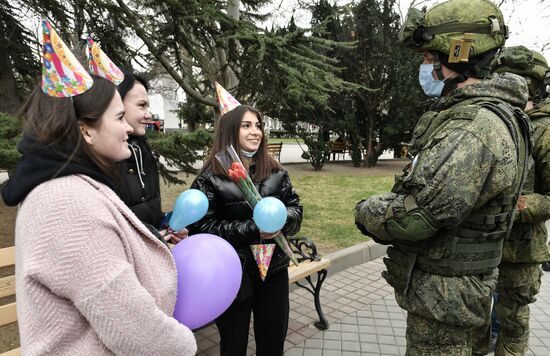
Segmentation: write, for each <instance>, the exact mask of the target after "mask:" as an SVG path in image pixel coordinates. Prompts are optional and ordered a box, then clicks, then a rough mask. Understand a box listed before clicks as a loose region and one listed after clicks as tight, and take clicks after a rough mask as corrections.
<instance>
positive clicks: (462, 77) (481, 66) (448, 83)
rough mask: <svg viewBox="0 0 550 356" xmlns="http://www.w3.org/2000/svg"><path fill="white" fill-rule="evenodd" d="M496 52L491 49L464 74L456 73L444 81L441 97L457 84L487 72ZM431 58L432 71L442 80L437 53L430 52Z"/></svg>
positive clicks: (496, 50)
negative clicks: (432, 63)
mask: <svg viewBox="0 0 550 356" xmlns="http://www.w3.org/2000/svg"><path fill="white" fill-rule="evenodd" d="M497 52H498V48H497V49H493V50H491V51H489V52H487V53H486V54H485V56H484V57H483V58H482V59H481V60H480V61H479V62H477V63H476V64H475V65H473V66H471V67H469V68H468V69H467V70H466V71H465V72H462V73H458V72H457V73H458V75H457V76H456V77H454V78H452V79H449V80H445V86H444V87H443V95H445V94H447V93H448V92H449V91H451V90H453V89H456V87H457V85H458V84H459V83H463V82H465V81H466V80H468V78H471V77H473V76H474V75H475V74H478V73H480V72H481V71H483V70H487V69H486V68H487V66H488V65H489V64H490V63H491V61H492V60H493V58H494V57H495V55H496V54H497ZM431 53H432V56H433V62H434V69H435V70H436V73H437V76H438V77H440V78H441V80H443V79H444V78H445V77H444V76H443V70H442V69H441V66H442V64H441V60H440V59H439V53H438V52H436V51H434V52H431Z"/></svg>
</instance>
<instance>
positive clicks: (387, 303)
mask: <svg viewBox="0 0 550 356" xmlns="http://www.w3.org/2000/svg"><path fill="white" fill-rule="evenodd" d="M383 269H384V264H383V263H382V259H381V258H378V259H376V260H374V261H371V262H366V263H363V264H361V265H358V266H355V267H352V268H348V269H346V270H344V271H342V272H339V273H337V274H334V275H330V274H329V276H328V277H327V279H326V280H325V283H324V286H323V291H322V293H321V301H322V304H323V310H324V311H325V314H326V315H327V318H328V320H329V322H330V328H329V329H328V330H325V331H319V330H317V329H316V328H315V327H314V326H313V323H314V322H315V320H316V313H315V310H314V306H313V301H312V298H311V296H310V295H309V294H308V292H307V291H305V290H303V289H301V288H298V289H296V290H294V291H292V292H291V294H290V300H291V302H290V308H291V311H290V323H289V331H288V336H287V340H286V344H285V350H286V353H285V355H287V356H340V355H341V356H344V355H384V356H385V355H404V354H405V344H406V341H405V328H406V322H405V319H406V313H405V312H404V311H403V310H402V309H401V308H400V307H399V306H398V305H397V303H396V301H395V298H394V296H393V290H392V288H391V287H390V286H389V285H388V284H387V283H386V282H385V280H384V279H382V277H381V276H380V273H381V271H382V270H383ZM196 336H197V341H198V344H199V353H198V355H219V348H218V346H217V345H218V343H219V335H218V332H217V329H216V327H215V326H209V327H207V328H205V329H202V330H201V331H199V332H198V333H197V335H196ZM529 341H530V347H529V352H528V353H527V355H530V356H533V355H536V356H547V355H550V274H548V273H545V274H544V276H543V280H542V289H541V292H540V294H539V295H538V300H537V302H536V303H535V304H533V305H532V306H531V337H530V340H529ZM248 351H249V353H248V354H249V355H253V354H254V341H253V335H252V334H251V335H250V338H249V350H248Z"/></svg>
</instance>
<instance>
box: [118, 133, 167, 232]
mask: <svg viewBox="0 0 550 356" xmlns="http://www.w3.org/2000/svg"><path fill="white" fill-rule="evenodd" d="M128 145H129V146H130V151H132V155H131V156H130V158H128V159H127V160H125V161H122V162H119V163H118V168H119V170H118V175H117V176H116V177H115V183H116V185H117V193H118V195H119V196H120V199H121V200H122V201H123V202H124V203H126V205H128V207H129V208H130V209H132V211H133V212H134V214H136V216H137V217H138V218H139V219H140V220H141V221H142V222H144V223H146V224H149V225H152V226H154V227H155V228H159V227H160V226H159V225H160V223H161V220H162V210H161V207H160V184H159V174H158V168H157V162H156V160H155V157H154V156H153V153H152V152H151V149H150V148H149V146H148V145H147V141H146V138H145V136H139V137H138V136H131V137H130V139H129V140H128Z"/></svg>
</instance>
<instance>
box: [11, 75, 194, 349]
mask: <svg viewBox="0 0 550 356" xmlns="http://www.w3.org/2000/svg"><path fill="white" fill-rule="evenodd" d="M92 77H93V82H94V83H93V86H92V87H91V88H90V89H89V90H87V91H85V92H84V93H83V94H80V95H77V96H74V97H72V98H55V97H50V96H47V95H46V94H44V93H43V92H42V90H41V88H40V86H39V87H37V88H36V89H35V90H34V92H33V93H32V94H31V96H30V98H29V100H28V101H27V102H26V104H24V106H23V108H22V111H21V117H22V119H23V123H24V130H23V138H22V140H21V143H20V145H19V150H20V151H21V153H22V154H23V158H22V159H21V161H20V162H19V164H18V165H17V168H16V171H15V174H14V175H13V176H12V177H11V178H10V180H9V182H8V183H7V186H6V187H5V189H4V190H3V192H2V196H3V198H4V201H5V202H6V203H7V204H8V205H17V204H20V207H19V212H18V215H17V223H16V231H15V240H16V251H17V252H16V286H17V287H16V288H17V313H18V317H19V330H20V335H21V350H22V353H23V355H46V354H48V355H111V354H116V355H194V354H195V352H196V350H197V346H196V342H195V338H194V336H193V333H192V332H191V330H189V329H188V328H187V327H185V326H184V325H182V324H180V323H178V322H177V321H176V320H175V319H173V318H172V317H171V316H172V313H173V311H174V305H175V301H176V267H175V263H174V260H173V258H172V255H171V254H170V250H169V249H168V248H167V247H166V245H165V244H164V243H163V242H161V241H160V240H159V239H157V238H156V237H155V236H154V235H153V234H152V233H151V232H150V231H149V230H148V229H147V228H146V227H145V226H144V225H143V224H142V223H141V222H140V220H139V219H138V218H137V217H136V216H135V215H134V214H133V213H132V211H131V210H130V209H129V208H128V207H127V206H126V205H125V204H124V203H123V202H122V201H121V200H120V199H119V198H118V196H117V195H116V194H115V192H114V191H113V189H114V187H115V185H114V182H113V181H112V179H111V178H110V173H111V172H112V168H113V163H114V162H115V161H120V160H123V159H126V158H128V157H129V156H130V151H129V149H128V145H127V142H126V140H127V139H128V134H130V133H131V132H132V129H131V127H130V126H129V125H128V124H127V122H126V120H125V119H124V105H123V104H122V101H121V99H120V95H119V94H118V92H117V91H116V88H115V85H114V84H113V83H111V82H110V81H107V80H105V79H103V78H101V77H98V76H92Z"/></svg>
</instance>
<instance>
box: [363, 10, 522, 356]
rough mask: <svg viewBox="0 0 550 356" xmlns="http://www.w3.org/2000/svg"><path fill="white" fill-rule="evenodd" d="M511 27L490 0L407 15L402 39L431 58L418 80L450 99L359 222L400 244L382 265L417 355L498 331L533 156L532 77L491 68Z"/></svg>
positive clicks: (422, 123) (449, 350)
mask: <svg viewBox="0 0 550 356" xmlns="http://www.w3.org/2000/svg"><path fill="white" fill-rule="evenodd" d="M507 32H508V31H507V27H506V26H505V24H504V20H503V16H502V13H501V12H500V10H499V9H498V8H497V7H496V6H495V5H494V4H493V3H491V2H489V1H486V0H449V1H446V2H444V3H441V4H439V5H436V6H434V7H432V8H431V9H430V10H429V11H419V10H416V9H411V10H410V11H409V14H408V15H407V19H406V20H405V24H404V27H403V30H402V40H403V43H404V44H406V45H408V46H410V47H412V48H414V49H416V50H418V51H421V52H422V53H423V57H424V63H423V64H422V65H421V67H420V73H419V82H420V84H421V86H422V88H423V89H424V91H425V93H426V94H427V95H429V96H433V97H440V98H439V99H437V100H436V102H435V103H434V104H433V105H432V107H431V108H430V111H428V112H426V113H425V114H424V115H423V116H422V117H421V118H420V120H419V122H418V124H417V126H416V128H415V130H414V132H413V138H412V142H411V152H414V153H415V154H416V157H415V159H414V161H413V164H412V168H411V169H410V171H409V172H407V173H406V174H405V175H404V176H403V177H401V179H399V180H398V182H397V183H396V185H395V186H394V188H393V189H392V193H388V194H382V195H376V196H372V197H370V198H369V199H366V200H363V201H361V202H359V203H358V204H357V206H356V210H355V221H356V224H357V226H358V228H359V229H360V230H361V231H362V232H363V233H364V234H366V235H369V236H372V237H373V238H374V239H375V240H376V241H377V242H379V243H383V244H389V245H390V246H389V247H388V250H387V252H388V256H387V258H384V263H385V265H386V268H387V270H386V271H384V272H383V273H382V275H383V277H384V278H385V279H386V280H387V281H388V283H389V284H390V285H392V286H393V287H394V289H395V296H396V299H397V302H398V303H399V305H400V306H401V307H402V308H403V309H405V310H407V312H408V313H407V332H406V334H407V355H453V356H455V355H456V356H459V355H471V354H472V352H473V343H474V337H473V336H474V334H476V333H480V332H482V331H483V332H486V331H488V329H489V321H490V313H491V300H492V294H493V292H494V290H495V288H496V284H497V275H498V270H497V266H498V265H499V263H500V259H501V254H502V244H503V241H504V239H505V237H506V236H507V235H508V234H509V231H510V227H511V225H512V222H513V215H514V213H513V212H514V209H515V206H516V203H517V197H518V194H519V192H520V190H521V186H522V184H523V181H524V179H525V176H526V173H527V169H526V167H527V159H528V156H529V154H530V146H529V142H530V137H529V133H530V124H529V119H528V118H527V117H526V115H525V114H524V113H523V111H522V109H523V108H524V107H525V105H526V102H527V85H526V82H525V80H524V79H523V78H521V77H519V76H517V75H515V74H508V73H506V74H502V75H499V74H491V64H492V63H493V62H494V58H495V56H496V54H497V52H498V50H499V49H500V48H501V47H502V46H503V45H504V42H505V39H506V37H507ZM487 337H488V333H487ZM487 345H488V342H487Z"/></svg>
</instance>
